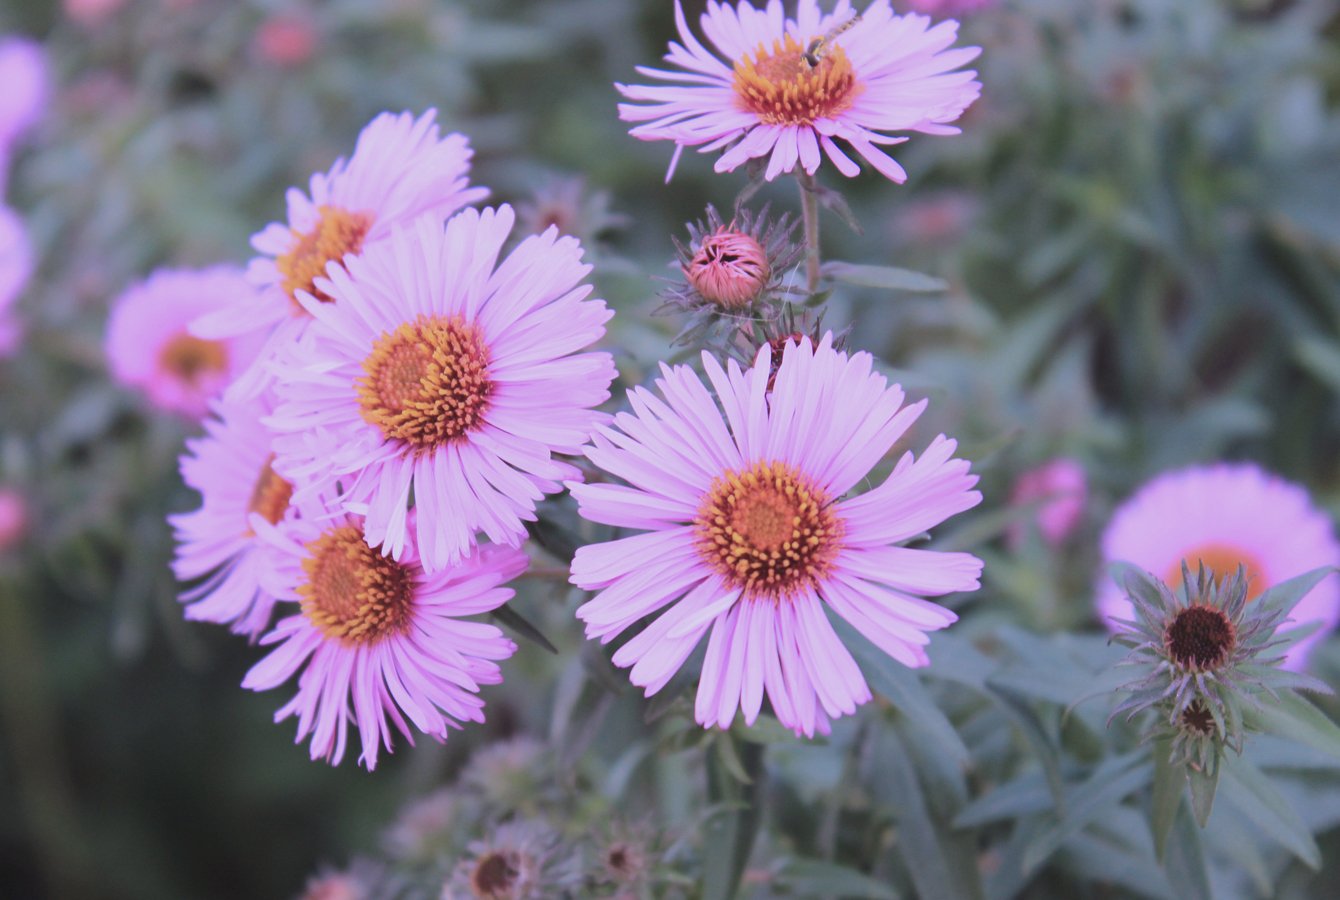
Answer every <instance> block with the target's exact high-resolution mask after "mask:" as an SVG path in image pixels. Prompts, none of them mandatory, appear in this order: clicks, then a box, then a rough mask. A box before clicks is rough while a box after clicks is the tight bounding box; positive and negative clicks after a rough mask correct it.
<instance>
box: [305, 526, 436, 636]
mask: <svg viewBox="0 0 1340 900" xmlns="http://www.w3.org/2000/svg"><path fill="white" fill-rule="evenodd" d="M302 569H303V572H304V573H305V574H306V575H307V580H306V582H304V583H303V584H301V585H299V586H298V597H299V599H300V601H301V603H302V611H303V613H304V614H305V615H306V616H307V618H308V619H309V620H311V622H312V624H313V625H315V626H316V627H317V628H319V629H321V631H322V632H324V633H325V634H326V636H327V637H332V638H337V639H339V640H342V641H344V642H345V643H352V644H365V643H373V642H376V641H379V640H381V639H382V638H385V637H389V636H391V635H394V634H400V633H402V632H404V631H405V629H407V628H408V627H409V623H410V613H411V612H412V611H413V605H414V580H413V578H412V577H411V575H410V572H409V570H408V569H407V568H406V567H404V566H402V565H401V564H400V563H398V562H396V561H395V560H393V559H388V558H387V557H385V556H382V555H381V554H380V553H378V552H377V551H376V550H373V549H372V548H371V547H369V546H368V544H367V541H365V540H364V539H363V533H362V532H361V531H360V530H359V529H358V528H356V527H354V526H353V525H341V526H339V527H337V528H335V529H332V530H331V531H327V532H326V533H325V534H323V535H321V536H320V537H319V538H317V539H316V540H314V541H311V542H309V543H308V544H307V556H306V558H304V559H303V561H302Z"/></svg>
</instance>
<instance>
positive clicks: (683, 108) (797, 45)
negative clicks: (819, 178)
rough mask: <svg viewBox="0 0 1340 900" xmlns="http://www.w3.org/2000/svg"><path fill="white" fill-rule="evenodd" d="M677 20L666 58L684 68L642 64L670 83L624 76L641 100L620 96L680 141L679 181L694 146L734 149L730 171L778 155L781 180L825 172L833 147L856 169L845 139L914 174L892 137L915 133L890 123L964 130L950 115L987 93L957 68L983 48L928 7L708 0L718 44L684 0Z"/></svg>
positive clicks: (726, 166) (719, 166) (727, 163)
mask: <svg viewBox="0 0 1340 900" xmlns="http://www.w3.org/2000/svg"><path fill="white" fill-rule="evenodd" d="M675 22H676V24H677V25H678V27H679V37H680V40H681V41H682V42H683V43H682V44H681V43H675V42H673V41H672V42H671V43H670V52H669V53H668V54H666V56H665V59H666V61H667V62H670V63H672V64H673V65H675V66H677V67H678V69H674V70H667V69H655V68H649V67H646V66H639V67H638V72H639V73H641V74H643V75H646V76H648V77H649V78H655V79H658V80H660V81H665V82H669V84H668V85H664V86H655V85H623V84H620V85H616V87H617V88H618V89H619V91H620V92H621V93H622V94H623V95H624V96H625V97H627V98H628V99H629V100H632V101H635V102H633V103H621V104H619V117H620V118H621V119H623V120H624V121H625V122H642V123H645V124H641V125H638V126H636V127H635V128H633V129H632V131H631V132H630V133H631V134H632V135H633V136H634V137H637V138H640V139H642V140H646V141H652V140H668V141H673V142H674V143H675V145H676V146H675V155H674V158H673V159H672V160H671V162H670V172H669V173H668V174H667V175H666V180H667V181H668V180H669V178H670V175H672V174H674V170H675V163H676V162H678V160H679V154H680V153H681V152H683V149H684V148H685V147H699V148H700V151H699V152H703V153H706V152H709V151H713V150H720V149H722V148H729V149H727V150H726V152H725V153H724V154H723V155H722V156H721V157H720V158H719V159H718V160H717V162H716V171H718V172H730V171H732V170H734V169H735V168H736V167H738V166H739V165H741V164H742V163H745V162H748V161H749V160H751V159H755V158H758V157H768V167H767V171H766V173H765V175H766V178H767V179H768V180H769V181H771V180H773V179H774V178H776V177H777V176H778V175H780V174H782V173H783V172H790V171H792V170H794V169H795V168H796V166H797V165H799V166H801V167H802V168H803V169H804V170H805V171H806V172H807V173H809V174H811V175H813V174H814V172H815V171H816V170H817V169H818V168H819V164H820V161H821V159H822V156H823V155H824V154H826V155H827V156H828V158H829V159H830V160H831V161H832V163H833V165H835V166H836V167H837V169H838V171H839V172H841V173H842V174H843V175H846V176H848V177H850V176H854V175H856V174H857V173H858V172H859V171H860V167H859V166H858V165H857V164H856V163H855V162H853V161H852V160H851V158H850V157H848V156H847V155H846V153H845V152H843V150H842V149H841V148H840V147H839V146H838V144H837V141H839V140H841V141H844V142H845V143H846V144H848V145H849V146H850V147H851V148H852V149H853V150H855V151H856V152H857V154H858V155H860V156H861V157H862V158H863V159H865V161H866V162H868V163H869V164H870V165H872V166H874V168H875V169H876V170H878V171H879V172H880V173H881V174H883V175H884V176H886V177H888V178H890V179H892V180H893V181H896V182H902V181H904V180H906V178H907V173H906V172H904V171H903V168H902V166H900V165H898V163H896V162H894V161H893V159H892V158H890V157H889V155H888V154H886V153H885V152H884V151H883V150H881V149H880V145H886V146H887V145H889V144H898V143H901V142H903V141H904V140H906V138H904V137H892V136H890V135H889V134H888V132H897V131H919V132H922V133H924V134H957V133H958V129H957V128H955V127H954V126H952V125H949V124H948V123H950V122H953V121H954V120H955V119H957V118H958V117H959V116H960V115H961V114H962V113H963V111H964V110H965V109H967V107H968V105H969V104H971V103H972V102H973V101H974V100H975V99H977V95H978V94H979V93H980V91H981V85H980V84H979V83H978V82H977V81H976V74H977V73H976V72H973V71H955V70H956V69H958V68H959V66H962V65H964V64H965V63H967V62H969V61H971V60H973V59H975V58H976V57H977V54H978V53H979V52H980V48H978V47H959V48H955V49H949V47H950V45H951V44H953V43H954V40H955V39H956V38H957V36H958V23H957V22H953V21H949V22H941V23H940V24H938V25H935V26H932V25H931V21H930V19H929V18H927V17H926V16H920V15H916V14H915V13H913V14H909V15H904V16H899V15H895V14H894V12H893V10H892V9H890V7H889V3H888V0H875V2H874V3H872V4H871V5H870V7H869V8H868V9H866V11H865V12H864V13H861V14H860V15H859V16H858V15H857V14H856V11H855V10H854V9H853V8H852V5H851V3H850V2H848V0H839V2H838V3H837V6H836V8H835V9H834V10H833V12H832V13H830V14H828V15H823V14H821V13H820V12H819V6H818V3H817V0H800V3H799V9H798V11H797V15H796V18H795V19H787V18H784V16H783V13H782V3H781V0H769V3H768V5H767V7H766V8H765V9H758V8H756V7H754V6H753V5H752V4H751V3H749V2H747V0H741V2H739V3H737V4H735V5H734V6H732V5H730V4H727V3H722V2H716V0H708V3H707V11H706V12H705V13H703V16H702V19H701V24H702V30H703V33H704V34H705V35H706V36H707V39H708V40H709V41H710V42H711V44H712V47H713V48H714V49H712V50H709V49H708V48H707V47H705V46H703V44H702V43H701V42H699V40H698V38H696V37H695V36H694V35H693V33H692V32H691V31H690V30H689V26H688V23H687V22H686V21H685V18H684V11H683V9H682V8H681V7H680V4H679V2H678V0H676V2H675ZM714 51H715V52H714ZM680 70H683V71H680ZM821 151H822V153H821Z"/></svg>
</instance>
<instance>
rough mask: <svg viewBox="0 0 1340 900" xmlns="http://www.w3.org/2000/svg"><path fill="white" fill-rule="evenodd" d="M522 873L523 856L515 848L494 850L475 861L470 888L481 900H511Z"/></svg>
mask: <svg viewBox="0 0 1340 900" xmlns="http://www.w3.org/2000/svg"><path fill="white" fill-rule="evenodd" d="M520 873H521V856H520V854H518V853H517V852H516V851H515V850H492V851H489V852H488V853H485V854H484V855H483V856H481V857H480V858H479V861H478V862H477V863H475V869H474V871H473V872H471V873H470V889H471V890H472V891H473V892H474V895H475V896H476V897H478V898H480V900H511V897H512V889H513V888H514V887H516V881H517V876H518V875H519V874H520Z"/></svg>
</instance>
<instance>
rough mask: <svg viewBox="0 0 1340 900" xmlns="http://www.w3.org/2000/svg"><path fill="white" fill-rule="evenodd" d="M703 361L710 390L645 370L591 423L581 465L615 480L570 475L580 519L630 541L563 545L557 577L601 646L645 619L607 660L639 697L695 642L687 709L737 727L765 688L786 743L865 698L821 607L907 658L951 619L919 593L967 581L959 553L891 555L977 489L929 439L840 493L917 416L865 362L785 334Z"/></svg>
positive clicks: (686, 376)
mask: <svg viewBox="0 0 1340 900" xmlns="http://www.w3.org/2000/svg"><path fill="white" fill-rule="evenodd" d="M703 365H704V367H705V369H706V372H707V377H708V380H709V382H710V384H711V386H712V389H713V390H714V391H715V393H716V398H715V399H713V396H712V395H711V394H710V393H709V392H708V389H707V387H705V386H704V384H703V382H702V381H701V379H700V378H699V376H697V375H696V374H694V372H693V371H692V370H691V369H689V368H688V367H686V366H678V367H674V368H670V367H663V369H662V374H663V377H662V378H661V379H660V380H658V381H657V388H658V389H659V391H660V396H657V395H656V394H654V393H652V392H651V391H649V390H646V389H643V388H634V389H632V390H631V391H629V393H628V402H629V404H630V405H631V406H632V412H629V413H620V414H619V415H617V416H616V417H615V420H614V422H613V425H612V426H610V427H602V428H599V429H598V430H597V431H596V433H595V435H594V436H593V437H592V446H591V448H590V449H589V450H588V451H587V456H588V457H589V458H590V460H591V462H593V463H594V464H595V465H597V466H598V467H600V468H601V469H603V470H605V471H606V472H608V473H610V474H611V475H614V476H617V477H618V478H621V479H623V480H624V481H626V482H627V484H626V485H620V484H572V485H570V487H571V490H572V493H573V496H574V497H576V499H577V502H578V504H579V511H580V513H581V515H582V516H583V517H585V518H587V519H590V520H592V521H595V522H602V523H604V524H607V525H614V526H617V527H620V528H630V529H638V530H640V531H642V532H644V533H642V534H636V535H633V536H631V537H625V538H620V539H618V540H614V541H608V542H605V543H600V544H592V545H590V546H586V547H582V548H581V549H579V550H578V551H577V554H576V556H575V558H574V559H573V561H572V582H573V583H574V584H576V585H578V586H579V587H582V588H586V589H587V590H593V591H597V592H598V593H597V594H596V595H595V597H594V598H592V599H591V600H590V601H589V602H588V603H586V604H584V605H583V606H582V607H581V608H580V609H578V611H577V615H578V617H579V618H581V619H582V620H583V621H584V622H585V623H586V636H587V637H588V638H599V639H600V641H601V642H602V643H606V642H608V641H610V640H612V639H613V638H614V637H615V636H617V635H619V634H621V633H622V632H624V631H625V630H626V629H628V628H629V627H630V626H632V625H633V624H634V623H636V622H638V621H640V620H641V619H643V618H644V617H647V616H653V615H655V616H656V618H655V620H654V621H652V622H651V623H650V624H649V625H647V627H645V628H644V629H643V630H642V631H641V632H640V633H639V634H637V635H636V636H634V637H633V638H632V639H631V640H629V641H628V642H626V643H625V644H624V645H623V646H622V647H620V648H619V650H618V651H617V652H616V653H615V654H614V663H615V665H617V666H621V667H629V666H631V667H632V671H631V673H630V677H631V679H632V682H633V683H634V684H636V685H638V686H640V687H643V688H645V689H646V693H647V695H648V696H650V695H652V694H654V693H656V692H657V691H659V690H660V689H661V688H663V687H664V686H665V685H666V683H667V682H668V681H669V680H670V678H671V677H672V676H673V675H674V674H675V672H676V671H677V670H678V669H679V668H680V667H681V666H682V665H683V664H684V661H685V660H686V659H687V658H688V656H689V654H690V653H691V652H692V651H693V649H694V647H695V646H697V644H698V643H699V642H700V641H701V639H702V638H703V636H704V635H710V636H709V637H708V642H707V653H706V657H705V658H704V661H703V669H702V675H701V679H700V681H699V685H698V695H697V703H696V718H697V720H698V722H699V723H700V724H702V725H704V726H708V727H710V726H713V725H717V726H720V727H723V728H725V727H728V726H729V725H730V724H731V722H732V721H733V720H734V718H735V715H736V712H737V710H738V711H742V712H743V713H744V720H745V722H746V723H750V724H752V723H753V722H754V721H755V719H756V718H757V716H758V714H759V711H760V709H761V708H762V703H763V698H764V696H765V695H766V696H767V698H768V699H769V701H770V702H771V704H772V709H773V712H774V713H775V714H776V715H777V718H778V719H779V720H780V721H781V722H782V723H783V724H785V725H786V726H788V727H789V728H791V729H793V730H794V731H796V732H797V733H798V734H804V735H810V736H812V735H813V734H815V733H816V732H826V731H827V730H828V727H829V720H830V719H831V718H834V717H837V716H841V715H847V714H850V713H852V712H853V711H855V709H856V707H857V706H858V705H859V704H861V703H864V702H865V701H867V700H869V699H870V690H869V688H868V687H867V685H866V682H865V679H864V677H863V676H862V674H861V672H860V670H859V669H858V668H857V665H856V663H855V661H854V660H853V659H852V656H851V654H850V653H849V652H848V650H847V648H846V647H845V646H844V645H843V644H842V642H841V641H840V640H839V639H838V636H837V634H836V633H835V631H834V629H833V626H832V624H831V623H830V621H829V618H828V613H829V611H831V612H832V613H835V614H837V615H838V616H841V617H842V618H843V619H845V620H846V621H847V622H848V623H849V624H851V625H852V626H853V627H854V628H856V629H857V630H858V631H860V632H861V633H862V634H864V635H865V636H866V637H867V638H868V639H870V641H871V642H873V643H874V644H875V645H876V646H878V647H879V648H880V649H882V650H883V651H884V652H886V653H888V654H889V655H890V656H892V657H893V658H894V659H896V660H898V661H899V662H901V663H903V664H905V665H907V666H923V665H926V663H927V656H926V651H925V645H926V644H927V643H928V642H929V638H928V637H927V634H926V633H927V632H929V631H934V630H936V629H940V628H944V627H945V626H947V625H949V624H950V623H951V622H953V621H954V620H955V618H956V617H955V615H954V613H952V612H950V611H949V610H948V609H945V608H944V607H942V606H940V605H938V604H936V603H932V602H930V601H928V600H926V599H924V598H925V597H928V596H938V595H942V594H948V593H951V592H954V591H969V590H974V589H976V588H977V587H978V576H979V574H980V573H981V568H982V563H981V561H980V560H978V559H977V558H976V557H974V556H971V555H969V554H967V553H951V552H937V551H933V550H925V549H912V548H908V547H902V546H896V545H897V544H899V543H901V542H905V541H908V540H911V539H912V538H914V537H916V536H918V535H920V534H921V533H923V532H924V531H925V530H926V529H928V528H930V527H932V526H934V525H937V524H939V523H940V522H942V521H943V520H944V519H946V518H948V517H949V516H952V515H954V514H955V513H958V512H961V511H963V510H965V509H968V508H970V507H972V506H975V505H976V504H977V503H978V502H980V500H981V494H979V493H978V492H977V491H975V490H973V489H972V488H973V485H974V484H976V482H977V478H976V476H974V475H971V474H970V473H969V472H968V463H967V461H965V460H961V459H954V458H953V453H954V449H955V442H954V441H952V440H949V439H947V438H945V437H944V436H943V435H941V436H939V437H937V438H936V439H935V440H934V441H932V442H931V444H930V446H929V447H928V448H927V450H926V452H925V453H923V454H922V455H921V457H920V458H914V457H913V455H912V454H911V453H910V452H909V453H906V454H904V455H903V456H902V458H901V459H900V460H899V461H898V463H897V464H896V465H895V466H894V467H893V470H892V473H891V474H890V475H889V476H888V477H887V478H886V479H885V480H884V481H883V482H882V483H881V484H879V485H878V486H876V487H873V488H871V489H870V490H867V491H865V492H864V493H860V494H855V495H852V493H851V492H852V491H853V490H854V489H855V488H857V487H858V486H859V485H861V484H862V483H863V482H864V481H865V479H866V478H867V476H868V475H869V473H870V471H871V470H872V469H873V468H874V467H875V466H876V465H878V464H879V463H880V461H881V460H882V459H883V458H884V457H885V455H886V454H887V453H888V452H889V450H890V449H891V448H892V447H893V445H894V443H895V442H897V441H898V440H899V439H900V438H901V437H902V436H903V434H904V433H905V432H906V431H907V429H908V428H909V426H911V425H912V423H913V422H914V421H915V420H916V419H917V417H918V416H919V415H920V414H921V412H922V410H923V409H924V408H925V401H924V400H923V401H921V402H920V403H916V404H912V405H910V406H904V405H903V399H904V396H903V392H902V390H901V389H900V388H899V387H898V386H896V385H895V386H893V387H889V386H888V385H887V383H886V381H885V379H884V377H883V376H882V375H879V374H878V373H876V372H873V371H872V365H873V359H872V357H871V356H870V354H868V353H855V354H852V355H850V356H849V355H847V354H846V353H842V352H839V351H836V350H834V349H833V346H832V336H831V335H826V336H825V337H824V338H823V340H822V341H821V342H820V343H819V346H818V347H817V348H812V347H811V344H810V342H809V339H808V338H805V339H804V341H803V343H800V344H797V343H795V342H794V341H792V342H788V343H787V345H786V346H785V348H784V349H783V350H782V359H781V363H780V366H778V367H777V368H776V371H775V382H774V383H772V386H771V389H770V378H771V377H772V376H773V374H774V373H773V358H772V350H771V348H770V347H768V346H764V347H763V348H761V349H760V351H759V354H758V357H757V359H756V361H755V362H754V365H753V366H752V367H751V368H749V369H747V370H741V369H740V367H739V366H738V365H737V364H736V363H735V362H733V361H732V362H730V363H729V368H727V369H724V370H723V369H722V367H721V365H720V364H719V363H718V362H717V361H716V360H715V359H714V358H713V357H711V356H710V355H708V354H704V355H703Z"/></svg>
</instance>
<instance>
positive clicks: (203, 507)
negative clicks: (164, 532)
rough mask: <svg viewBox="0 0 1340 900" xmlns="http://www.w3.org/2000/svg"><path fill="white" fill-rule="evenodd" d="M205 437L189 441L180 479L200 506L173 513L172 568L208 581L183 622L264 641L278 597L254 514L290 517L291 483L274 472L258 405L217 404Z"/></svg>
mask: <svg viewBox="0 0 1340 900" xmlns="http://www.w3.org/2000/svg"><path fill="white" fill-rule="evenodd" d="M215 412H216V414H217V418H210V419H208V420H206V421H205V436H204V437H200V438H195V439H192V440H188V441H187V442H186V451H187V452H186V454H184V455H183V456H182V458H181V474H182V480H184V481H185V482H186V484H187V485H189V486H190V487H193V488H195V489H196V490H197V491H199V492H200V497H201V504H200V508H199V509H197V510H195V511H194V512H189V513H181V514H179V515H175V516H169V517H168V522H169V523H170V524H171V525H172V528H173V530H174V532H175V534H176V538H177V558H176V560H175V561H174V562H173V564H172V570H173V572H175V573H176V575H177V578H179V579H180V580H182V581H191V580H194V579H196V578H202V577H204V576H206V575H208V576H209V577H208V578H206V579H205V581H204V582H202V583H201V584H200V585H198V586H196V587H194V588H192V589H190V590H188V591H187V592H185V593H184V594H183V595H182V598H181V599H182V601H183V602H185V603H187V604H189V605H188V606H187V607H186V618H188V619H195V620H198V621H202V622H218V623H220V624H223V625H229V624H231V625H232V626H233V630H234V631H235V632H237V633H238V634H245V635H249V636H250V637H252V638H257V637H260V635H261V633H262V632H263V631H264V630H265V629H266V628H267V627H268V626H269V624H270V612H271V610H272V609H273V608H274V603H275V600H274V597H273V596H271V595H270V593H269V592H268V591H266V590H265V589H264V588H263V587H262V586H261V581H262V579H261V575H262V573H263V572H264V571H265V570H266V569H267V568H268V567H269V566H270V564H271V560H270V558H269V557H270V556H271V555H272V554H271V552H270V550H269V545H267V544H266V543H265V542H263V541H261V540H259V539H258V538H257V537H256V532H255V530H253V529H252V527H251V516H252V514H255V515H259V516H261V517H262V518H264V519H265V521H267V522H269V523H270V524H271V525H278V524H279V523H280V522H281V521H283V520H284V519H286V518H290V517H292V515H293V512H294V510H293V508H292V506H291V504H290V502H289V501H290V499H291V497H292V495H293V486H292V485H291V484H289V483H288V481H287V480H285V479H284V478H283V477H281V476H280V475H278V474H276V473H275V470H274V468H273V467H272V466H271V462H272V460H273V459H274V454H273V453H271V452H270V440H271V438H270V433H269V432H268V431H267V430H266V429H265V427H264V426H263V425H261V422H260V419H261V416H262V415H263V414H264V410H263V409H262V408H261V407H260V406H259V405H256V404H247V405H222V404H220V405H218V406H216V407H215Z"/></svg>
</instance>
